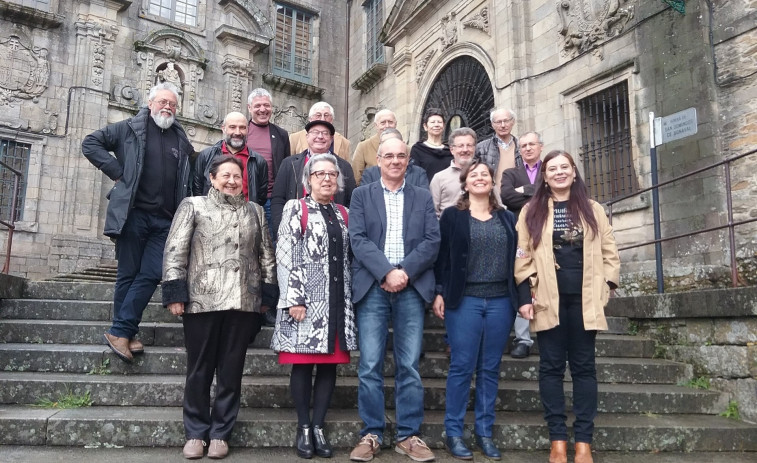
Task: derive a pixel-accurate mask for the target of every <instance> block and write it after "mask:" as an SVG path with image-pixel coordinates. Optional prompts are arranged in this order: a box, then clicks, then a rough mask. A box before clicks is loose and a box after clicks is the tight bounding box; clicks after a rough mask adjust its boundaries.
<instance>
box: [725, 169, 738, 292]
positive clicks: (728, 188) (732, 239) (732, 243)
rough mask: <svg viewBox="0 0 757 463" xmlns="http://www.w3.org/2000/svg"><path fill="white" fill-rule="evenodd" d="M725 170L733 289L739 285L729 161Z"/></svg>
mask: <svg viewBox="0 0 757 463" xmlns="http://www.w3.org/2000/svg"><path fill="white" fill-rule="evenodd" d="M723 168H724V169H725V191H726V195H725V201H726V206H727V208H728V244H729V245H730V246H731V253H730V254H731V284H732V285H733V287H734V288H736V287H738V285H739V272H738V270H737V268H736V231H735V229H734V228H735V227H734V225H733V198H731V161H730V160H726V163H725V164H723Z"/></svg>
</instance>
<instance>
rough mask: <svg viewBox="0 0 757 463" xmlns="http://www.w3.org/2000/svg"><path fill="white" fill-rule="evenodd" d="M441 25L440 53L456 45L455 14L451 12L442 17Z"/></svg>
mask: <svg viewBox="0 0 757 463" xmlns="http://www.w3.org/2000/svg"><path fill="white" fill-rule="evenodd" d="M441 25H442V36H441V38H440V40H441V41H442V51H443V50H446V49H447V48H449V47H451V46H452V45H454V44H456V43H457V21H455V13H454V12H451V13H449V14H446V15H444V17H442V19H441Z"/></svg>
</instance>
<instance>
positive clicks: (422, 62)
mask: <svg viewBox="0 0 757 463" xmlns="http://www.w3.org/2000/svg"><path fill="white" fill-rule="evenodd" d="M435 53H436V49H435V48H433V49H431V50H429V51H427V52H426V54H425V55H423V58H421V59H419V60H418V62H417V63H415V83H417V84H418V85H420V84H421V79H422V78H423V74H424V73H425V72H426V68H428V63H429V62H430V61H431V58H433V57H434V54H435Z"/></svg>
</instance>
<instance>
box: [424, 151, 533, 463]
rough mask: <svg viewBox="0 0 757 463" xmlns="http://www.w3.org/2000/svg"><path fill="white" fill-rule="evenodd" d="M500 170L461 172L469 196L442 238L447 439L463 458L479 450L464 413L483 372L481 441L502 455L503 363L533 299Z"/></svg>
mask: <svg viewBox="0 0 757 463" xmlns="http://www.w3.org/2000/svg"><path fill="white" fill-rule="evenodd" d="M492 176H493V171H492V169H491V167H489V166H487V165H486V164H484V163H481V162H480V161H474V162H473V163H471V164H470V165H469V166H468V167H466V168H464V169H463V171H462V173H461V174H460V182H461V188H462V191H463V193H462V195H461V196H460V199H459V200H458V202H457V205H456V206H455V207H449V208H447V209H445V210H444V212H443V213H442V217H441V219H440V221H439V228H440V231H441V235H442V241H441V245H440V248H439V258H438V260H437V262H436V267H435V274H436V282H437V288H436V289H437V296H436V298H435V299H434V303H433V308H434V313H435V314H436V315H437V316H438V317H439V318H442V319H444V321H445V325H446V328H447V336H448V338H449V343H450V347H451V356H450V364H449V374H448V375H447V396H446V403H447V405H446V413H445V417H444V426H445V428H446V433H447V441H446V446H447V449H448V450H449V452H450V453H451V454H452V455H453V456H454V457H456V458H460V459H464V460H470V459H472V458H473V454H472V453H471V451H470V449H469V448H468V447H467V446H466V445H465V442H464V441H463V437H462V436H463V418H464V417H465V412H466V409H467V404H468V396H469V394H470V383H471V378H472V376H473V372H474V371H475V372H476V405H475V409H476V422H475V433H476V444H477V445H478V446H479V447H481V450H482V451H483V453H484V454H485V455H486V456H487V457H489V458H492V459H495V460H499V459H500V458H501V455H500V452H499V450H498V449H497V447H496V446H495V445H494V442H493V441H492V438H491V437H492V425H493V424H494V405H495V402H496V398H497V389H498V380H499V368H500V362H501V360H502V353H503V352H504V350H505V345H506V344H507V338H508V336H507V334H508V333H510V328H511V327H512V324H513V321H514V320H515V310H516V307H519V306H520V305H521V303H519V301H523V303H529V302H530V300H531V299H530V294H529V292H528V285H527V284H526V285H523V288H522V289H523V291H524V293H523V294H520V293H519V292H518V290H517V289H516V286H515V279H514V275H513V268H514V260H515V249H516V244H517V236H516V234H515V216H514V215H513V214H512V213H511V212H510V211H507V210H505V209H504V208H502V206H500V205H499V202H498V201H497V198H496V196H495V195H494V190H493V188H494V181H493V178H492Z"/></svg>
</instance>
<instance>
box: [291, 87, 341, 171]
mask: <svg viewBox="0 0 757 463" xmlns="http://www.w3.org/2000/svg"><path fill="white" fill-rule="evenodd" d="M308 121H309V122H313V121H326V122H328V123H329V124H334V108H333V107H332V106H331V105H330V104H328V103H326V102H325V101H319V102H318V103H316V104H314V105H313V106H311V107H310V112H309V113H308ZM289 146H290V149H291V154H292V155H295V154H299V153H302V152H303V151H305V150H306V149H308V139H307V133H306V132H305V130H304V129H303V130H300V131H299V132H295V133H293V134H291V135H289ZM331 152H332V153H334V154H336V155H337V156H339V157H340V158H342V159H344V160H345V161H347V162H350V141H349V140H348V139H346V138H344V136H343V135H342V134H341V133H339V132H335V133H334V138H333V140H332V141H331Z"/></svg>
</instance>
